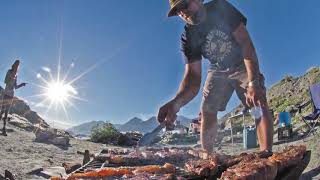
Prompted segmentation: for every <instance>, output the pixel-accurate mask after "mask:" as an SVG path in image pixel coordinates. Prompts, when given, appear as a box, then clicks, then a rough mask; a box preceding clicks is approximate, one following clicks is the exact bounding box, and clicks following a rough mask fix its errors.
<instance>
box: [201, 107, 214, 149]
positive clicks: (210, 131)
mask: <svg viewBox="0 0 320 180" xmlns="http://www.w3.org/2000/svg"><path fill="white" fill-rule="evenodd" d="M217 126H218V125H217V112H203V111H202V112H201V131H200V138H201V145H202V149H203V150H205V151H206V152H207V153H209V154H211V153H212V152H213V145H214V142H215V138H216V135H217Z"/></svg>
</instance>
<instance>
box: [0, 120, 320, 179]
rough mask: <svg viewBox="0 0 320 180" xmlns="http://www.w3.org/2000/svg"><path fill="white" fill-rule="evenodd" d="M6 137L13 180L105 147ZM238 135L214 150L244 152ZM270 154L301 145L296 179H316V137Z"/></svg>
mask: <svg viewBox="0 0 320 180" xmlns="http://www.w3.org/2000/svg"><path fill="white" fill-rule="evenodd" d="M8 129H9V131H8V136H7V137H5V136H2V135H0V174H4V171H5V170H9V171H11V172H12V173H13V174H15V175H16V177H17V179H23V180H25V179H41V178H36V177H35V176H30V175H27V173H28V172H30V171H32V170H35V169H37V168H41V167H44V168H46V167H56V166H61V165H62V163H64V162H78V163H81V162H82V159H83V156H82V155H79V154H77V151H82V152H83V151H84V150H86V149H88V150H89V151H90V152H91V153H99V152H100V151H101V150H102V149H103V148H106V145H103V144H97V143H92V142H88V141H84V140H77V139H71V141H70V144H71V146H70V147H68V148H60V147H57V146H54V145H51V144H44V143H38V142H34V138H35V135H34V134H33V133H31V132H26V131H22V130H20V129H17V128H16V127H14V126H12V125H9V126H8ZM240 137H241V135H238V136H235V139H234V141H235V143H234V144H233V145H232V144H231V143H230V142H226V143H222V144H221V146H220V147H219V148H218V147H216V151H219V152H224V153H227V154H239V153H240V152H243V151H246V150H245V149H244V148H243V146H242V142H241V138H240ZM274 144H275V145H274V148H273V150H274V151H278V150H280V149H282V148H284V147H285V146H287V145H289V144H305V145H306V146H307V148H308V149H309V150H311V151H312V154H311V161H310V163H309V165H308V167H307V168H306V169H305V171H304V174H303V175H302V176H301V177H300V179H301V180H305V179H320V135H318V136H311V137H309V138H307V139H305V141H303V140H296V141H293V142H277V140H275V141H274ZM255 150H257V149H251V151H255Z"/></svg>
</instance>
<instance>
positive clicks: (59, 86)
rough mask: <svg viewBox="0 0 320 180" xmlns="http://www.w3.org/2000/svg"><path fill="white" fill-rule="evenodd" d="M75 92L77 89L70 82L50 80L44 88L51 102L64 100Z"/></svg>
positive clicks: (75, 93)
mask: <svg viewBox="0 0 320 180" xmlns="http://www.w3.org/2000/svg"><path fill="white" fill-rule="evenodd" d="M77 94H78V93H77V91H76V90H75V89H74V88H73V87H72V86H71V85H70V84H64V83H63V82H51V83H49V84H48V87H47V88H46V96H47V98H49V99H50V100H51V101H53V102H64V101H67V100H68V98H70V97H71V96H73V95H77Z"/></svg>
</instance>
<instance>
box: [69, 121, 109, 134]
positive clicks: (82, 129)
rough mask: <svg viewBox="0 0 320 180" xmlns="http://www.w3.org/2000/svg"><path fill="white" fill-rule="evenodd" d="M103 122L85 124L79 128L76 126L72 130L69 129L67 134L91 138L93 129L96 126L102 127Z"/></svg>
mask: <svg viewBox="0 0 320 180" xmlns="http://www.w3.org/2000/svg"><path fill="white" fill-rule="evenodd" d="M104 123H105V122H103V121H91V122H87V123H83V124H80V125H77V126H74V127H72V128H69V129H67V132H69V133H71V134H72V135H84V136H90V135H91V129H92V128H93V127H95V126H100V125H102V124H104Z"/></svg>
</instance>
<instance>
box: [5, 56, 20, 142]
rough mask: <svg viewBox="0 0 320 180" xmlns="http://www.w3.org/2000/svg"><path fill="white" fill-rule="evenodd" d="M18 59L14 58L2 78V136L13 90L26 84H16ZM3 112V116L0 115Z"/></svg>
mask: <svg viewBox="0 0 320 180" xmlns="http://www.w3.org/2000/svg"><path fill="white" fill-rule="evenodd" d="M19 65H20V61H19V60H16V61H15V62H14V63H13V64H12V66H11V69H9V70H8V72H7V74H6V78H5V80H4V83H5V84H6V87H5V89H4V93H3V95H2V101H1V112H0V118H1V119H3V130H2V134H3V135H4V136H7V133H6V122H7V118H8V113H9V111H10V108H11V105H12V101H13V97H14V90H15V89H19V88H20V87H23V86H25V85H26V83H21V84H19V85H17V74H18V73H17V72H18V69H19ZM3 114H4V117H2V116H3Z"/></svg>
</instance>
